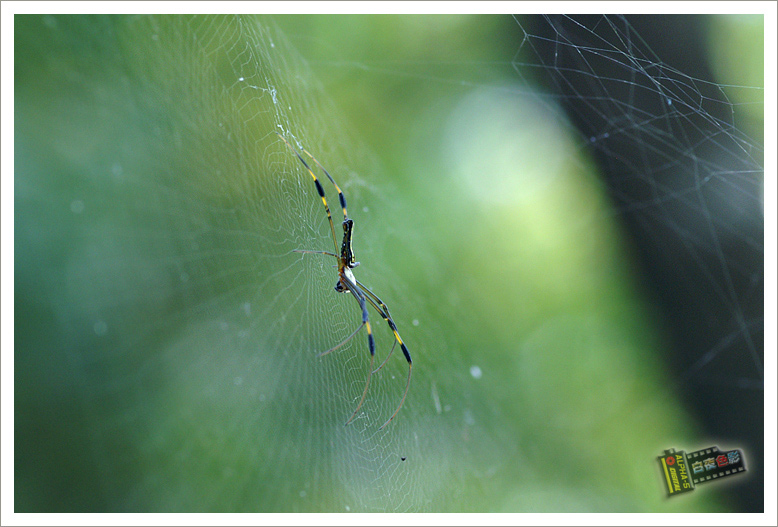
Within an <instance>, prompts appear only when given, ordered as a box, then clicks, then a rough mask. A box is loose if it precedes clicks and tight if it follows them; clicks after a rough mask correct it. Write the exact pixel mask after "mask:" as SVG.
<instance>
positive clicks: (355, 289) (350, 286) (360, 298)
mask: <svg viewBox="0 0 778 527" xmlns="http://www.w3.org/2000/svg"><path fill="white" fill-rule="evenodd" d="M341 282H342V283H343V285H344V286H345V288H346V289H347V290H348V291H350V292H351V293H352V296H353V297H354V298H356V299H357V302H359V307H360V308H362V326H365V327H366V328H367V346H368V348H369V350H370V369H369V370H368V374H367V380H366V381H365V389H364V390H363V391H362V397H361V398H360V399H359V404H357V407H356V409H355V410H354V413H353V414H351V417H349V419H348V421H346V424H349V423H350V422H351V421H353V420H354V418H355V417H356V416H357V413H358V412H359V409H360V408H362V403H364V402H365V396H367V389H368V388H369V387H370V379H371V378H372V377H373V362H374V361H375V340H374V339H373V331H372V329H371V328H370V317H369V316H368V313H367V302H366V301H365V294H364V293H363V292H362V290H361V289H360V288H359V286H357V285H356V284H355V283H354V282H352V281H351V280H349V278H348V277H347V276H342V277H341ZM362 326H360V327H359V329H362ZM359 329H357V331H359ZM355 334H356V333H354V334H352V335H351V336H352V337H353V336H354V335H355ZM349 338H351V337H349ZM395 413H396V412H395ZM392 417H394V416H392Z"/></svg>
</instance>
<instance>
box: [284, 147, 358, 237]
mask: <svg viewBox="0 0 778 527" xmlns="http://www.w3.org/2000/svg"><path fill="white" fill-rule="evenodd" d="M276 134H277V135H278V137H280V138H281V139H283V141H284V143H286V146H288V147H289V148H290V149H291V150H292V152H294V155H296V156H297V159H299V160H300V162H301V163H302V164H303V166H304V167H305V168H306V170H308V173H309V174H310V175H311V177H312V178H313V182H314V183H315V184H316V192H318V193H319V197H320V198H321V202H322V203H324V210H326V211H327V220H329V222H330V230H332V241H333V242H334V243H335V248H336V249H337V247H338V238H337V236H336V235H335V225H334V224H333V223H332V214H331V213H330V207H329V205H327V197H326V196H325V195H324V187H322V186H321V183H320V182H319V178H317V177H316V174H314V173H313V170H311V167H309V166H308V163H306V162H305V159H303V158H302V156H301V155H300V154H299V153H298V152H297V150H295V148H294V147H293V146H292V145H291V144H289V141H287V140H286V138H285V137H284V136H283V135H281V134H279V133H278V132H276ZM308 155H310V154H308ZM325 173H326V171H325ZM327 175H328V176H329V174H327ZM330 180H332V177H330ZM333 183H334V182H333ZM335 188H338V186H337V185H335ZM338 194H339V195H340V196H341V203H342V204H344V207H343V213H344V214H345V212H346V208H345V198H343V196H342V194H341V192H340V189H339V188H338Z"/></svg>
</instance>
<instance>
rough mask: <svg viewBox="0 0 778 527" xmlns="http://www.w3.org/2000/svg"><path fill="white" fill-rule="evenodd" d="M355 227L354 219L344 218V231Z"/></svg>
mask: <svg viewBox="0 0 778 527" xmlns="http://www.w3.org/2000/svg"><path fill="white" fill-rule="evenodd" d="M353 228H354V220H350V219H348V218H347V219H345V220H343V233H344V234H345V233H347V232H349V231H350V230H351V229H353Z"/></svg>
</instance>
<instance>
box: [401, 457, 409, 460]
mask: <svg viewBox="0 0 778 527" xmlns="http://www.w3.org/2000/svg"><path fill="white" fill-rule="evenodd" d="M406 459H408V458H407V457H401V458H400V461H405V460H406Z"/></svg>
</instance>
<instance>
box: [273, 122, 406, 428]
mask: <svg viewBox="0 0 778 527" xmlns="http://www.w3.org/2000/svg"><path fill="white" fill-rule="evenodd" d="M276 133H277V134H278V136H279V137H280V138H281V139H282V140H283V141H284V143H286V145H287V146H288V147H289V149H290V150H292V151H293V152H294V153H295V155H296V156H297V159H299V160H300V162H301V163H302V164H303V166H304V167H305V168H306V170H307V171H308V173H309V174H310V175H311V177H312V178H313V181H314V183H315V185H316V191H317V192H318V193H319V197H320V198H321V201H322V203H323V204H324V210H325V211H326V212H327V219H328V221H329V224H330V230H331V231H332V241H333V243H334V244H335V249H336V250H337V249H338V240H337V237H336V236H335V224H334V223H333V221H332V214H331V213H330V208H329V205H327V197H326V195H325V193H324V188H323V187H322V185H321V182H320V181H319V179H318V178H317V177H316V175H315V174H314V173H313V170H311V167H310V166H309V165H308V163H306V162H305V160H304V159H303V158H302V156H301V155H300V154H299V153H298V152H297V150H295V148H294V147H293V146H292V145H291V144H289V142H288V141H287V140H286V138H284V136H282V135H281V134H279V133H278V132H276ZM303 152H305V153H306V154H307V155H308V156H309V157H310V158H311V159H313V161H314V163H316V165H317V166H318V167H319V168H320V169H321V170H322V171H323V172H324V174H326V176H327V178H328V179H329V180H330V182H331V183H332V184H333V185H334V186H335V189H336V190H337V191H338V199H339V201H340V207H341V209H343V239H342V241H341V243H340V254H336V253H332V252H329V251H309V250H301V249H297V250H295V251H294V252H298V253H312V254H323V255H326V256H332V257H334V258H336V259H337V261H338V265H337V266H338V282H337V283H336V284H335V291H337V292H338V293H351V294H352V296H353V297H354V298H355V299H356V301H357V303H358V304H359V307H360V310H361V312H362V324H361V325H360V326H359V327H358V328H357V329H356V330H355V331H354V332H353V333H352V334H351V335H349V336H348V337H347V338H346V339H345V340H343V341H342V342H341V343H340V344H338V345H336V346H335V347H333V348H330V349H329V350H327V351H323V352H321V353H319V354H318V356H319V357H321V356H323V355H327V354H328V353H331V352H333V351H335V350H336V349H338V348H340V347H341V346H343V345H344V344H346V343H347V342H349V341H350V340H351V339H352V338H353V337H354V336H355V335H356V334H357V333H359V331H360V330H361V329H362V328H363V327H364V328H365V330H366V331H367V346H368V350H369V351H370V370H369V371H368V375H367V380H366V381H365V389H364V390H363V392H362V397H361V399H360V400H359V404H357V407H356V409H355V410H354V413H353V414H351V417H350V418H349V420H348V421H346V424H349V423H350V422H351V421H352V420H353V419H354V417H356V415H357V413H358V412H359V409H360V408H361V407H362V403H364V402H365V396H366V395H367V391H368V388H369V387H370V379H371V378H372V375H373V374H374V373H376V372H378V371H379V370H380V369H381V368H383V367H384V364H386V361H388V360H389V357H391V355H392V352H394V348H395V346H396V345H397V344H398V343H399V344H400V349H401V350H402V352H403V355H404V356H405V360H406V361H407V362H408V380H407V382H406V384H405V392H404V393H403V396H402V399H401V400H400V404H399V406H397V409H396V410H395V411H394V413H393V414H392V416H391V417H390V418H389V419H388V420H387V421H386V422H385V423H384V424H383V425H381V428H384V427H385V426H386V425H388V424H389V423H390V422H391V421H392V419H394V417H395V416H396V415H397V413H398V412H399V411H400V409H401V408H402V406H403V404H404V403H405V397H406V396H407V395H408V389H409V388H410V385H411V373H412V371H413V361H412V360H411V354H410V352H409V351H408V348H407V347H406V346H405V343H404V342H403V340H402V338H401V337H400V334H399V333H398V331H397V325H396V324H395V323H394V320H393V319H392V316H391V315H390V314H389V308H388V307H386V304H384V303H383V301H382V300H381V299H380V298H378V296H376V295H375V294H374V293H373V292H372V291H370V289H368V288H367V287H365V285H364V284H362V283H361V282H360V281H359V280H357V278H356V277H355V276H354V272H353V271H352V269H354V268H355V267H357V266H358V265H359V262H357V261H356V258H355V257H354V251H353V248H352V235H353V232H354V220H352V219H351V218H349V217H348V212H347V211H346V198H345V196H344V195H343V191H341V190H340V187H338V184H337V183H335V180H334V179H333V178H332V176H331V175H330V174H329V172H327V170H326V169H325V168H324V167H323V166H322V165H321V163H319V162H318V161H317V160H316V158H315V157H313V156H312V155H311V154H310V153H309V152H308V151H307V150H305V149H303ZM368 304H370V305H371V306H372V307H373V308H374V309H375V310H376V311H377V312H378V314H380V315H381V318H383V319H384V320H385V321H386V322H387V324H388V325H389V328H390V329H391V330H392V333H393V335H394V340H395V341H394V344H393V345H392V349H391V350H390V351H389V354H388V355H387V356H386V359H384V361H383V362H382V363H381V365H380V366H379V367H378V368H376V369H375V370H373V363H374V361H375V339H374V337H373V329H372V327H371V325H370V316H369V314H368V309H367V306H368Z"/></svg>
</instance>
